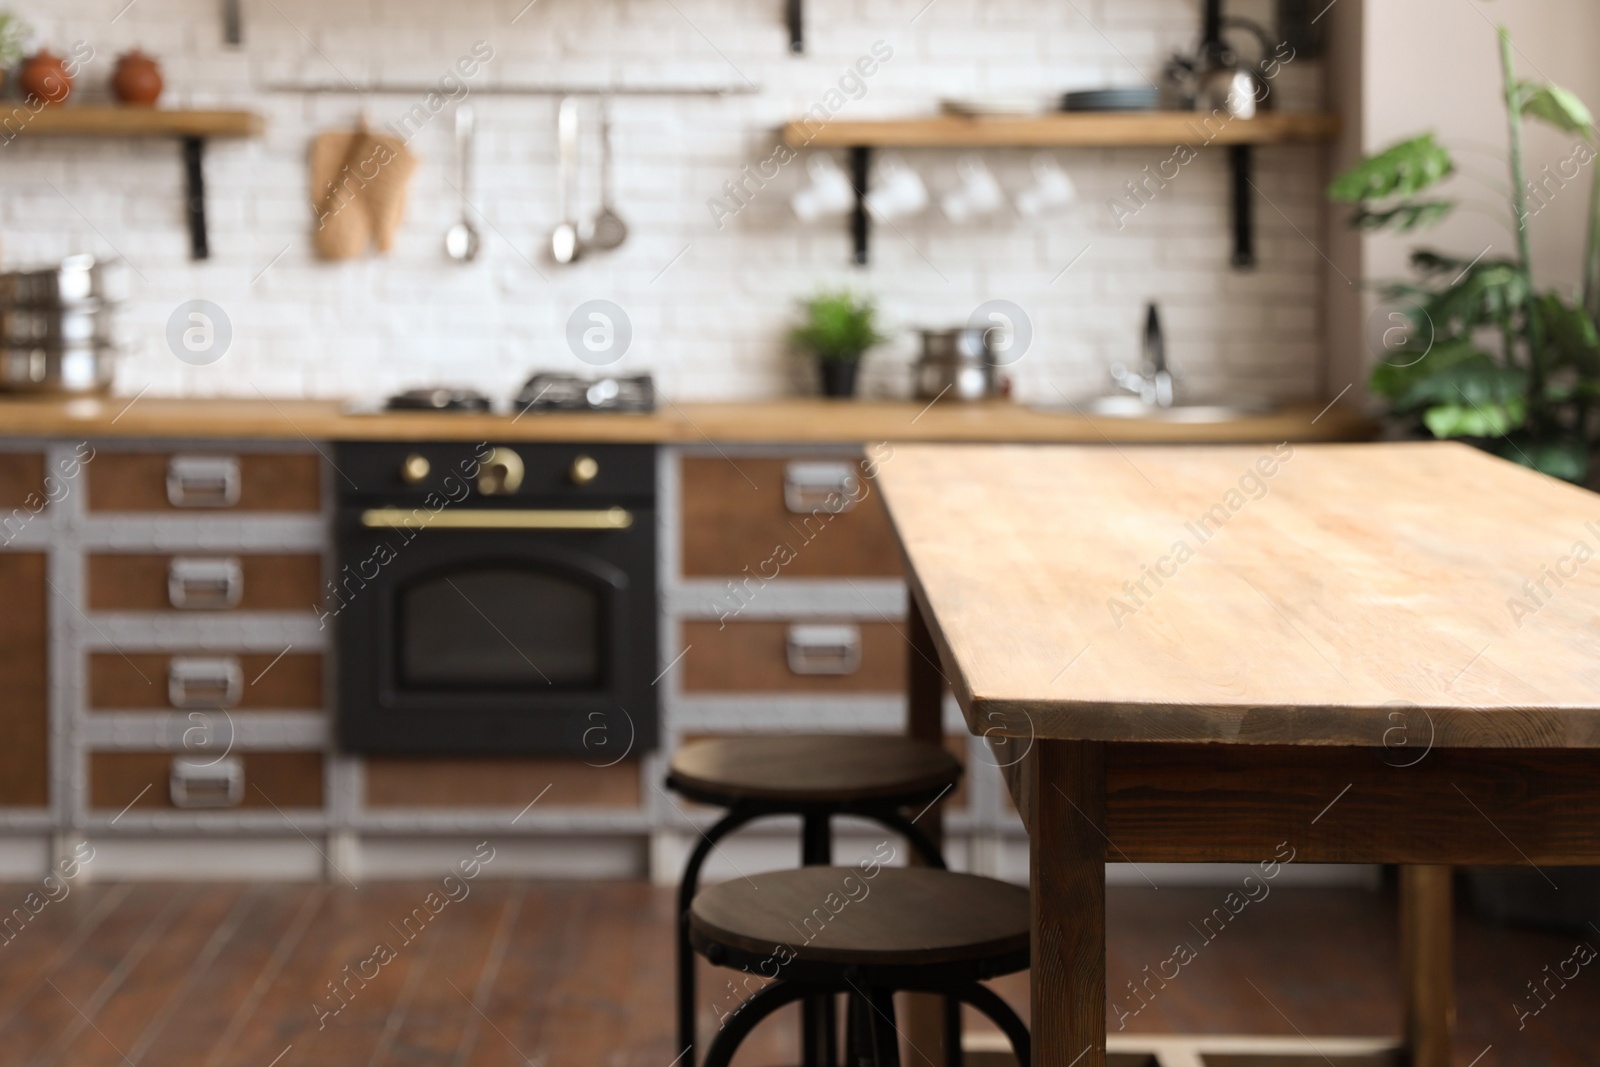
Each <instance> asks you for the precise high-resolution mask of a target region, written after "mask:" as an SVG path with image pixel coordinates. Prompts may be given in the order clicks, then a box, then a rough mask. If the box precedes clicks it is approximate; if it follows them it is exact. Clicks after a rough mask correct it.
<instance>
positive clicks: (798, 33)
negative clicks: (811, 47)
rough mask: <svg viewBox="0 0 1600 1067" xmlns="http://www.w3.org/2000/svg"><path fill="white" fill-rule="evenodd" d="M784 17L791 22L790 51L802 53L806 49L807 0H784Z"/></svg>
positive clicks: (796, 53)
mask: <svg viewBox="0 0 1600 1067" xmlns="http://www.w3.org/2000/svg"><path fill="white" fill-rule="evenodd" d="M783 18H784V21H785V22H787V23H788V24H789V51H790V52H792V53H794V54H795V55H797V56H798V55H801V54H802V53H804V52H805V50H806V20H805V0H783Z"/></svg>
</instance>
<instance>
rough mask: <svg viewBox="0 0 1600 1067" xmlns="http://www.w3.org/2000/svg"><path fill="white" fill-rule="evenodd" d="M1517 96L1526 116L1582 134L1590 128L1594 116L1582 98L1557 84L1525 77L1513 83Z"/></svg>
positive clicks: (1586, 135)
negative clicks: (1539, 81) (1527, 80)
mask: <svg viewBox="0 0 1600 1067" xmlns="http://www.w3.org/2000/svg"><path fill="white" fill-rule="evenodd" d="M1517 96H1518V97H1519V98H1520V99H1521V101H1522V113H1523V114H1524V115H1527V116H1529V117H1530V118H1536V119H1538V120H1539V121H1540V122H1547V123H1549V124H1550V125H1552V126H1554V127H1555V128H1556V129H1558V130H1564V131H1566V132H1567V133H1577V134H1582V135H1583V136H1585V137H1588V136H1589V135H1590V133H1591V132H1592V131H1593V127H1594V116H1593V115H1591V114H1589V109H1588V108H1587V107H1585V106H1584V103H1583V101H1582V100H1579V99H1578V98H1577V97H1576V96H1574V95H1573V94H1572V93H1569V92H1567V90H1565V89H1563V88H1561V87H1560V86H1558V85H1540V84H1538V83H1537V82H1526V81H1525V82H1522V83H1521V84H1519V85H1518V86H1517Z"/></svg>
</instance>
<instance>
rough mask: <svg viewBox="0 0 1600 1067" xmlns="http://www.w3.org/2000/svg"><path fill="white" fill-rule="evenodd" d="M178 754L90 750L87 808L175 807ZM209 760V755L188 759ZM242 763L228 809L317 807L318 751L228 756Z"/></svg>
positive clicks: (180, 755)
mask: <svg viewBox="0 0 1600 1067" xmlns="http://www.w3.org/2000/svg"><path fill="white" fill-rule="evenodd" d="M175 758H177V759H184V758H190V757H186V756H185V754H184V753H182V752H176V753H174V752H94V753H91V754H90V756H89V806H90V807H92V808H95V809H97V810H109V811H121V810H122V809H123V808H126V807H128V806H129V805H130V804H131V805H132V806H133V807H132V810H134V811H179V810H193V809H185V808H183V807H180V805H178V804H176V803H174V802H173V797H172V761H173V760H174V759H175ZM192 758H194V759H195V760H196V761H197V762H200V763H211V762H212V760H211V759H210V758H208V757H200V756H195V757H192ZM227 758H228V759H237V760H239V761H240V763H241V764H243V781H242V783H241V788H240V789H239V793H238V803H237V804H231V805H218V807H232V808H266V809H268V810H271V808H272V807H273V805H276V806H278V807H280V808H286V809H287V808H320V807H321V806H322V754H321V753H320V752H242V753H235V754H234V755H232V756H230V757H227Z"/></svg>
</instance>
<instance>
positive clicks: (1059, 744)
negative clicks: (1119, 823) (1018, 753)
mask: <svg viewBox="0 0 1600 1067" xmlns="http://www.w3.org/2000/svg"><path fill="white" fill-rule="evenodd" d="M1028 758H1029V759H1030V760H1031V761H1032V762H1033V775H1032V782H1031V784H1030V786H1029V788H1031V789H1032V791H1033V797H1032V800H1033V803H1032V812H1033V822H1032V825H1031V826H1029V828H1028V842H1029V850H1030V858H1031V861H1032V862H1031V872H1032V896H1033V940H1032V973H1031V976H1030V978H1031V983H1032V993H1033V1062H1034V1063H1035V1064H1037V1065H1039V1067H1065V1065H1066V1064H1074V1065H1075V1067H1105V1062H1106V839H1105V834H1104V826H1105V814H1106V768H1105V748H1104V746H1103V745H1101V744H1099V743H1097V742H1091V741H1042V740H1041V741H1038V742H1036V743H1035V745H1034V750H1033V752H1032V753H1031V754H1030V755H1029V757H1028Z"/></svg>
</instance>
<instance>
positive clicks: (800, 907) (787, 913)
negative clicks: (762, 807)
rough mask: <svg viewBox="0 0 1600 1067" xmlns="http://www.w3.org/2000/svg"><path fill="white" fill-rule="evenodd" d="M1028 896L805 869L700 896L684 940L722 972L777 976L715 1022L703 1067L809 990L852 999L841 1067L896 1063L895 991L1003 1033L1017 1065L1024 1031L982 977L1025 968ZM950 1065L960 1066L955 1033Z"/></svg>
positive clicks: (948, 877) (962, 881) (720, 1065)
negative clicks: (951, 1004)
mask: <svg viewBox="0 0 1600 1067" xmlns="http://www.w3.org/2000/svg"><path fill="white" fill-rule="evenodd" d="M1029 923H1030V916H1029V908H1028V891H1027V890H1026V889H1023V888H1021V887H1020V886H1014V885H1010V884H1008V883H1006V882H998V881H995V880H994V879H991V878H980V877H978V876H977V875H972V874H957V873H954V872H952V871H941V870H932V869H929V868H925V867H924V868H910V869H906V868H900V867H876V865H873V866H868V865H867V864H866V863H863V864H862V865H861V866H860V867H802V868H800V869H798V870H792V871H768V872H766V873H763V874H756V875H752V876H750V877H749V878H735V879H733V880H732V881H729V882H724V883H723V884H721V885H715V886H712V887H711V888H709V889H705V890H702V891H701V892H700V893H699V894H698V895H697V896H696V897H695V898H694V904H693V906H692V907H691V908H690V916H689V940H690V942H691V943H692V944H693V946H694V948H695V950H696V951H697V952H699V953H700V954H701V955H703V956H705V958H706V959H708V960H710V961H711V962H712V963H714V964H717V965H719V966H725V967H736V968H740V969H743V970H747V971H748V972H750V973H751V974H756V975H761V976H762V977H767V978H775V979H776V980H775V981H773V982H771V983H770V984H769V985H767V986H765V987H764V988H762V989H761V990H760V991H759V992H757V993H755V994H754V995H753V996H751V997H750V998H749V999H748V1000H746V1001H745V1002H744V1003H743V1004H742V1005H741V1006H740V1007H739V1008H738V1009H737V1010H736V1011H734V1012H733V1013H732V1014H730V1015H729V1016H728V1017H727V1018H726V1019H725V1020H724V1023H723V1028H722V1032H721V1033H720V1034H718V1035H717V1037H716V1039H715V1040H714V1041H712V1043H711V1048H710V1049H709V1050H708V1051H707V1053H706V1058H705V1063H704V1065H703V1067H728V1065H729V1064H730V1063H732V1062H733V1056H734V1053H735V1051H737V1049H738V1047H739V1045H740V1043H741V1042H743V1041H744V1039H745V1037H747V1036H748V1035H749V1034H750V1032H751V1031H752V1030H754V1029H755V1027H756V1025H757V1024H759V1023H760V1022H761V1021H762V1020H763V1019H765V1018H766V1017H767V1016H769V1015H771V1014H772V1013H773V1012H774V1011H776V1010H777V1009H779V1008H781V1007H783V1006H784V1005H785V1004H789V1003H792V1002H794V1001H796V1000H801V999H804V998H814V997H816V996H817V995H818V994H824V995H832V994H837V993H843V994H845V995H846V996H847V997H849V998H850V1000H849V1004H850V1010H849V1012H848V1019H849V1022H848V1025H847V1028H846V1029H847V1040H846V1055H845V1062H846V1065H847V1067H862V1065H867V1064H870V1065H871V1067H899V1063H900V1047H899V1042H898V1031H897V1030H896V1028H895V1019H894V994H895V993H897V992H902V991H915V992H922V993H936V994H940V995H942V996H945V997H948V998H951V999H952V1000H957V1001H961V1002H962V1003H966V1004H970V1005H972V1006H973V1007H974V1008H976V1009H978V1010H979V1011H981V1012H982V1013H983V1014H985V1015H987V1016H988V1017H989V1018H990V1019H991V1020H993V1021H994V1022H995V1024H996V1025H998V1026H999V1027H1000V1029H1001V1030H1002V1031H1004V1033H1005V1035H1006V1037H1007V1038H1009V1039H1010V1041H1011V1049H1012V1051H1013V1052H1014V1053H1015V1055H1016V1057H1017V1062H1018V1063H1019V1064H1022V1065H1024V1067H1026V1065H1027V1064H1028V1063H1030V1062H1031V1060H1030V1059H1029V1056H1030V1051H1029V1039H1028V1030H1027V1027H1025V1026H1024V1025H1023V1024H1022V1020H1021V1019H1019V1018H1017V1014H1016V1012H1014V1011H1012V1010H1011V1007H1010V1006H1009V1005H1008V1004H1006V1002H1005V1001H1003V1000H1001V999H1000V997H999V996H997V995H996V994H995V993H994V992H993V991H992V990H990V989H989V988H988V987H986V986H983V985H980V984H979V983H980V982H982V981H983V980H984V979H987V978H994V977H997V976H999V975H1003V974H1011V973H1013V972H1015V971H1020V970H1024V969H1026V968H1027V966H1028V936H1029V929H1030V925H1029ZM950 1037H952V1038H953V1040H950V1041H949V1042H948V1044H947V1060H946V1062H947V1063H948V1064H949V1065H950V1067H959V1065H960V1062H961V1041H960V1035H959V1033H955V1034H952V1035H950Z"/></svg>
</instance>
